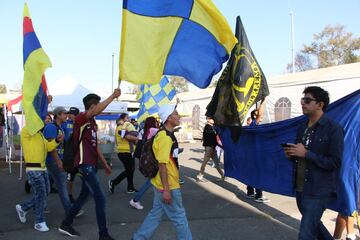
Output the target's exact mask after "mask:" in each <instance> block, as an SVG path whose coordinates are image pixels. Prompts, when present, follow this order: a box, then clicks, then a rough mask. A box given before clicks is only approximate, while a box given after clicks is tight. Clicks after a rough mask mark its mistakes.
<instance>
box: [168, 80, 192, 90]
mask: <svg viewBox="0 0 360 240" xmlns="http://www.w3.org/2000/svg"><path fill="white" fill-rule="evenodd" d="M169 80H170V83H171V85H172V86H173V87H174V88H175V91H176V93H181V92H188V91H189V84H188V82H187V81H186V80H185V78H183V77H179V76H171V77H169Z"/></svg>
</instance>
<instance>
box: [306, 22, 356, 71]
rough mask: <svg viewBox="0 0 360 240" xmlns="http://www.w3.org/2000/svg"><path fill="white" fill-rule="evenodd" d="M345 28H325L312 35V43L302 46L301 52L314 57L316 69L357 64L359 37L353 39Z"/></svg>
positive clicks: (341, 26)
mask: <svg viewBox="0 0 360 240" xmlns="http://www.w3.org/2000/svg"><path fill="white" fill-rule="evenodd" d="M345 28H346V27H345V26H343V25H336V26H334V27H332V26H330V25H328V26H326V27H325V28H324V30H322V31H321V32H320V33H318V34H314V41H313V42H312V43H311V44H310V45H304V47H303V50H302V51H301V52H302V53H304V54H307V55H310V56H312V57H315V59H316V62H317V66H318V68H323V67H330V66H335V65H341V64H347V63H354V62H359V61H360V55H359V54H360V52H359V50H360V37H355V36H354V35H353V34H352V33H350V32H347V31H346V30H345Z"/></svg>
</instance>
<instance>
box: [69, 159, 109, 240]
mask: <svg viewBox="0 0 360 240" xmlns="http://www.w3.org/2000/svg"><path fill="white" fill-rule="evenodd" d="M79 172H80V173H81V174H82V179H83V182H82V185H81V191H80V195H79V197H78V198H77V200H76V201H75V203H74V204H73V206H72V207H71V208H70V210H69V212H68V214H67V216H66V218H65V220H64V221H63V222H62V224H63V225H65V226H70V225H71V224H72V223H73V221H74V218H75V216H76V214H77V213H78V212H79V211H80V209H81V208H82V207H83V205H84V204H85V203H86V201H87V200H88V197H89V195H90V194H91V195H92V196H93V198H94V201H95V210H96V220H97V224H98V227H99V235H100V236H104V235H107V234H108V230H107V227H106V216H105V205H106V203H105V201H106V199H105V194H104V192H103V190H102V189H101V185H100V182H99V177H98V175H97V169H96V167H95V166H92V165H85V164H83V165H80V166H79Z"/></svg>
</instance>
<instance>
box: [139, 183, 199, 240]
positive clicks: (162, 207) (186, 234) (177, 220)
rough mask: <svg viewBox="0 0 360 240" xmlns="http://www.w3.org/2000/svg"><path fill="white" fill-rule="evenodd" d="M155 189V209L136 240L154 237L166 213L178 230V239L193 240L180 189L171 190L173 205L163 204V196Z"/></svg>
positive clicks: (142, 226) (147, 218)
mask: <svg viewBox="0 0 360 240" xmlns="http://www.w3.org/2000/svg"><path fill="white" fill-rule="evenodd" d="M153 189H154V202H153V208H152V209H151V210H150V212H149V214H148V215H147V216H146V218H145V220H144V222H143V224H142V225H141V227H140V228H139V229H138V230H137V232H136V233H135V234H134V236H133V239H134V240H147V239H150V238H151V236H152V235H153V233H154V231H155V230H156V228H157V227H158V226H159V224H160V222H161V219H162V216H163V215H164V213H165V214H166V215H167V217H168V218H169V219H170V221H171V222H172V223H173V224H174V226H175V229H176V235H177V239H179V240H191V239H192V235H191V231H190V228H189V224H188V221H187V219H186V214H185V209H184V207H183V205H182V198H181V192H180V189H174V190H171V198H172V200H171V204H166V203H164V202H163V194H162V192H160V191H159V190H158V189H156V188H155V187H153Z"/></svg>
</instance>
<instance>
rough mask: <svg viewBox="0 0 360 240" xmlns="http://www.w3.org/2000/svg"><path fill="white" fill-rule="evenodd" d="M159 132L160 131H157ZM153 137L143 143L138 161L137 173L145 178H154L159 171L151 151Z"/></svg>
mask: <svg viewBox="0 0 360 240" xmlns="http://www.w3.org/2000/svg"><path fill="white" fill-rule="evenodd" d="M159 132H160V131H159ZM156 135H157V134H155V136H153V137H152V138H150V139H149V140H147V141H145V143H144V144H143V146H142V151H141V156H140V160H139V171H140V172H141V173H142V175H144V177H147V178H153V177H155V176H156V174H157V172H158V171H159V163H158V161H157V160H156V158H155V154H154V151H153V149H152V146H153V143H154V139H155V137H156Z"/></svg>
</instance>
